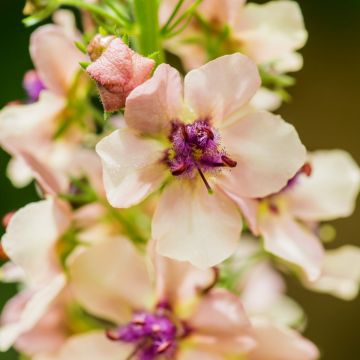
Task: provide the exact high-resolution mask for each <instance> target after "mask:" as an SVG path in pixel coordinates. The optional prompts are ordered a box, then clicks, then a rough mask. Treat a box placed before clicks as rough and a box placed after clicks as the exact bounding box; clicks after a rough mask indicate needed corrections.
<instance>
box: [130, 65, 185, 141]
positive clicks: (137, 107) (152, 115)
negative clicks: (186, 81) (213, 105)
mask: <svg viewBox="0 0 360 360" xmlns="http://www.w3.org/2000/svg"><path fill="white" fill-rule="evenodd" d="M182 96H183V87H182V82H181V78H180V74H179V72H178V71H177V70H176V69H174V68H173V67H171V66H170V65H167V64H162V65H160V66H158V68H157V69H156V70H155V73H154V75H153V76H152V78H151V79H149V80H147V81H145V82H144V83H143V84H141V85H139V86H138V87H136V88H135V89H134V90H133V91H132V92H131V93H130V95H129V96H128V97H127V99H126V106H125V121H126V123H127V124H128V126H129V127H130V128H132V129H136V130H138V131H140V132H142V133H146V134H155V135H156V134H159V133H165V134H166V135H167V133H168V131H169V129H170V121H171V120H176V119H178V118H179V117H180V116H181V112H182V107H183V104H182V103H183V100H182Z"/></svg>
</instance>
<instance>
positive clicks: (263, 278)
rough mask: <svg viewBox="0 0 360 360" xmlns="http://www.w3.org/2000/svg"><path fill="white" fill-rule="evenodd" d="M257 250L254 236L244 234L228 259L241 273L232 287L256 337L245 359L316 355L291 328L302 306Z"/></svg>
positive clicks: (309, 359) (294, 359)
mask: <svg viewBox="0 0 360 360" xmlns="http://www.w3.org/2000/svg"><path fill="white" fill-rule="evenodd" d="M259 250H261V248H260V246H259V244H258V243H257V242H255V241H254V239H252V238H250V237H249V238H246V239H244V241H243V242H241V244H240V246H239V248H238V251H237V252H236V255H235V256H234V257H233V258H232V260H231V262H230V264H231V269H232V270H231V271H233V272H234V274H239V273H240V274H242V276H241V277H240V279H239V281H238V283H237V284H235V287H236V291H237V292H238V293H240V299H241V302H242V303H243V304H244V307H245V309H246V312H247V314H249V316H250V321H251V323H252V327H253V334H254V337H255V339H256V341H257V346H256V347H254V348H253V349H252V350H251V351H250V352H249V354H248V356H247V357H246V359H251V360H254V359H256V360H279V359H284V360H315V359H318V357H319V351H318V349H317V348H316V346H315V345H314V344H313V343H311V342H310V341H309V340H307V339H305V338H304V337H302V336H301V334H300V333H299V332H297V331H295V330H292V329H291V327H297V328H298V327H299V326H302V325H303V322H304V313H303V311H302V309H301V308H300V307H299V305H298V304H297V303H296V302H295V301H294V300H292V299H291V298H289V297H287V296H286V295H285V291H286V284H285V281H284V280H283V278H282V277H281V276H280V274H279V273H278V272H276V271H275V270H274V269H273V268H272V266H271V264H270V262H269V261H268V260H267V259H266V258H263V259H261V258H259Z"/></svg>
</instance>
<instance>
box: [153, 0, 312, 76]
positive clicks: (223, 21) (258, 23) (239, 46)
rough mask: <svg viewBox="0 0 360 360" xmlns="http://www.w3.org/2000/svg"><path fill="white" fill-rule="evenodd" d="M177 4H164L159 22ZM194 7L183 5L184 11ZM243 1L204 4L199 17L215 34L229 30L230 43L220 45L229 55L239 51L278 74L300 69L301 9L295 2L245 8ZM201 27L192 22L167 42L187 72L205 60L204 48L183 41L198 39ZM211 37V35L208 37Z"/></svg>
mask: <svg viewBox="0 0 360 360" xmlns="http://www.w3.org/2000/svg"><path fill="white" fill-rule="evenodd" d="M176 3H177V1H174V0H165V1H163V2H162V6H161V9H160V19H161V22H163V23H165V22H166V20H167V19H168V17H169V16H170V14H171V12H172V11H173V9H174V7H175V5H176ZM192 3H194V1H193V0H188V1H185V2H184V4H183V5H182V9H183V10H185V9H187V8H188V7H189V5H191V4H192ZM245 3H246V0H235V1H234V0H224V1H221V2H219V1H217V0H204V1H202V3H201V5H200V6H199V7H198V13H199V14H200V16H202V17H203V18H204V19H205V21H207V22H208V26H210V27H212V28H213V32H214V34H215V35H213V36H216V31H219V32H220V31H222V30H223V27H226V26H228V27H230V35H229V39H225V41H223V42H222V43H221V46H224V47H225V49H224V51H228V52H229V53H231V52H235V51H241V52H243V53H244V54H245V55H247V56H249V57H250V58H252V59H253V60H254V61H255V62H256V63H257V64H268V63H274V65H275V66H276V67H277V68H278V70H279V71H280V72H286V71H297V70H299V69H300V68H301V66H302V58H301V55H299V54H298V53H296V52H295V51H296V50H299V49H301V48H302V47H303V46H304V45H305V42H306V40H307V32H306V30H305V27H304V20H303V17H302V14H301V9H300V7H299V5H298V4H297V3H296V2H295V1H289V0H281V1H269V2H268V3H266V4H261V5H259V4H253V3H249V4H245ZM200 31H201V25H199V24H196V20H195V21H193V22H192V23H191V24H190V26H189V27H187V28H186V29H185V30H184V31H183V32H182V33H181V35H180V37H179V38H178V39H177V40H176V38H175V39H174V40H170V42H169V47H170V50H171V51H174V53H175V54H178V55H179V56H180V57H181V59H182V60H183V61H184V64H185V66H186V68H188V69H192V68H194V67H198V66H200V65H202V64H204V63H205V62H206V60H207V55H206V48H205V47H204V46H202V44H201V43H200V44H196V43H195V44H194V41H192V42H187V41H186V38H187V37H189V38H190V37H191V36H193V38H194V37H195V39H196V36H199V34H200ZM209 36H211V35H209Z"/></svg>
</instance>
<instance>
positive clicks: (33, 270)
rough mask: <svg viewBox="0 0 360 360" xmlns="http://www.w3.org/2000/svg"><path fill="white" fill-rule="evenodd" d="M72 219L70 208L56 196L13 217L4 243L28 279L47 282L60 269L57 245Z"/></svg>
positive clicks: (25, 208) (33, 204)
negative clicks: (56, 255)
mask: <svg viewBox="0 0 360 360" xmlns="http://www.w3.org/2000/svg"><path fill="white" fill-rule="evenodd" d="M70 220H71V218H70V213H69V210H68V208H67V207H66V206H65V205H64V204H63V203H60V202H58V201H57V200H55V199H53V198H49V199H47V200H42V201H38V202H34V203H31V204H28V205H26V206H25V207H23V208H21V209H20V210H18V211H17V212H16V213H15V214H14V216H13V217H12V218H11V220H10V222H9V224H8V226H7V228H6V233H5V235H4V236H3V238H2V245H3V247H4V250H5V252H6V254H7V255H8V256H9V258H10V259H11V260H12V261H13V262H14V263H15V264H16V265H18V266H20V267H21V268H22V269H23V270H24V272H25V275H26V280H27V281H28V282H30V283H39V282H42V281H46V279H48V278H49V277H51V276H52V275H53V274H56V273H57V272H58V271H59V268H58V263H57V259H56V257H55V249H54V247H55V246H56V242H57V241H58V240H59V239H60V236H61V235H62V234H63V233H64V232H65V231H66V229H67V227H68V226H69V224H70Z"/></svg>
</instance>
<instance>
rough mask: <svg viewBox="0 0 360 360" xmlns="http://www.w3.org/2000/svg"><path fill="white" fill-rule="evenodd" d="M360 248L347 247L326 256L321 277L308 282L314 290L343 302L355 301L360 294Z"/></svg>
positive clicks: (331, 251)
mask: <svg viewBox="0 0 360 360" xmlns="http://www.w3.org/2000/svg"><path fill="white" fill-rule="evenodd" d="M359 285H360V248H358V247H356V246H351V245H345V246H342V247H340V248H338V249H335V250H328V251H327V252H326V254H325V260H324V265H323V268H322V273H321V276H320V277H319V278H318V279H317V280H316V281H315V282H312V283H311V282H306V286H307V287H309V288H310V289H312V290H315V291H319V292H323V293H328V294H331V295H334V296H336V297H338V298H340V299H343V300H353V299H355V297H356V296H357V295H358V293H359Z"/></svg>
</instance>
